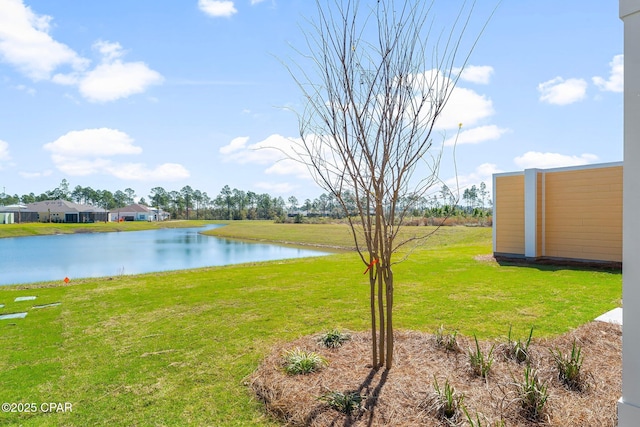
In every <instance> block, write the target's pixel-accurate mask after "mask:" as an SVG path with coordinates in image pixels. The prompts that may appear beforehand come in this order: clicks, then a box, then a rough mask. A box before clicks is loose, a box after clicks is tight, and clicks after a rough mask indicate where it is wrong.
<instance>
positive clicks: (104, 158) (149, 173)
mask: <svg viewBox="0 0 640 427" xmlns="http://www.w3.org/2000/svg"><path fill="white" fill-rule="evenodd" d="M133 142H134V141H133V138H131V137H130V136H129V135H127V134H126V133H124V132H122V131H119V130H117V129H109V128H99V129H84V130H80V131H71V132H68V133H66V134H65V135H62V136H61V137H60V138H58V139H56V140H55V141H53V142H50V143H48V144H45V145H44V149H45V150H47V151H50V152H51V159H52V160H53V163H54V164H55V165H56V167H57V168H58V169H59V170H60V171H62V172H64V173H66V174H68V175H71V176H84V175H92V174H98V173H102V174H108V175H113V176H115V177H117V178H120V179H126V180H136V181H147V180H158V179H162V180H165V181H175V180H180V179H184V178H187V177H189V171H188V170H187V169H185V168H184V166H182V165H179V164H175V163H165V164H162V165H159V166H156V167H154V168H149V167H147V166H146V165H144V164H142V163H117V162H114V161H112V160H111V157H113V156H121V155H137V154H140V153H142V148H141V147H138V146H136V145H134V144H133Z"/></svg>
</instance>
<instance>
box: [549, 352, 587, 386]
mask: <svg viewBox="0 0 640 427" xmlns="http://www.w3.org/2000/svg"><path fill="white" fill-rule="evenodd" d="M551 354H552V355H553V358H554V360H555V362H556V367H557V368H558V378H559V379H560V381H562V382H563V383H564V384H565V385H566V386H567V387H568V388H569V389H571V390H577V391H581V390H582V389H583V388H584V381H583V378H582V374H581V369H582V361H583V356H582V347H580V346H579V345H577V344H576V340H575V339H574V340H573V346H572V347H571V354H567V355H563V354H562V352H561V351H560V349H558V348H556V350H555V352H554V351H553V350H552V351H551Z"/></svg>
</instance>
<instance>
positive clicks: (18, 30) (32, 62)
mask: <svg viewBox="0 0 640 427" xmlns="http://www.w3.org/2000/svg"><path fill="white" fill-rule="evenodd" d="M51 20H52V18H51V17H50V16H47V15H36V14H35V13H34V12H33V11H32V10H31V8H29V7H28V6H26V5H25V4H24V3H23V2H22V0H2V1H0V57H2V59H3V60H4V61H5V62H7V63H9V64H11V65H13V66H15V67H16V68H18V69H19V70H20V71H21V72H23V73H24V74H26V75H27V76H28V77H29V78H31V79H33V80H45V79H48V78H49V76H50V74H51V73H52V72H53V71H54V70H55V69H56V68H58V67H60V66H63V65H70V66H71V67H72V68H73V69H74V70H83V69H85V68H86V66H87V64H88V61H87V60H86V59H84V58H81V57H80V56H78V54H77V53H76V52H74V51H73V49H71V48H70V47H69V46H67V45H65V44H63V43H60V42H57V41H55V40H54V39H53V38H52V37H51V35H49V30H50V29H51V25H50V24H51Z"/></svg>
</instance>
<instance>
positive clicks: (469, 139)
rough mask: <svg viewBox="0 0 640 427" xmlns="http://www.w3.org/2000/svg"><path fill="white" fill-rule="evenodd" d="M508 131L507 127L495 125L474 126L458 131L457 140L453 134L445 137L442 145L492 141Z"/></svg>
mask: <svg viewBox="0 0 640 427" xmlns="http://www.w3.org/2000/svg"><path fill="white" fill-rule="evenodd" d="M508 131H509V130H508V129H503V128H499V127H498V126H496V125H487V126H478V127H476V128H473V129H469V130H464V131H462V132H460V135H458V139H457V141H456V137H455V136H454V137H451V138H449V139H447V140H446V141H445V143H444V145H445V146H447V147H449V146H452V145H454V144H456V142H457V144H458V145H460V144H478V143H480V142H484V141H492V140H496V139H499V138H500V137H501V136H502V135H503V134H504V133H506V132H508Z"/></svg>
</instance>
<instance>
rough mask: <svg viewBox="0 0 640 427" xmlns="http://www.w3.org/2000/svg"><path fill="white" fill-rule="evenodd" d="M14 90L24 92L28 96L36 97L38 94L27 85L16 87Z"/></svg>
mask: <svg viewBox="0 0 640 427" xmlns="http://www.w3.org/2000/svg"><path fill="white" fill-rule="evenodd" d="M14 89H16V90H19V91H22V92H24V93H26V94H28V95H31V96H34V95H35V94H36V90H35V89H34V88H32V87H29V86H25V85H17V86H14Z"/></svg>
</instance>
